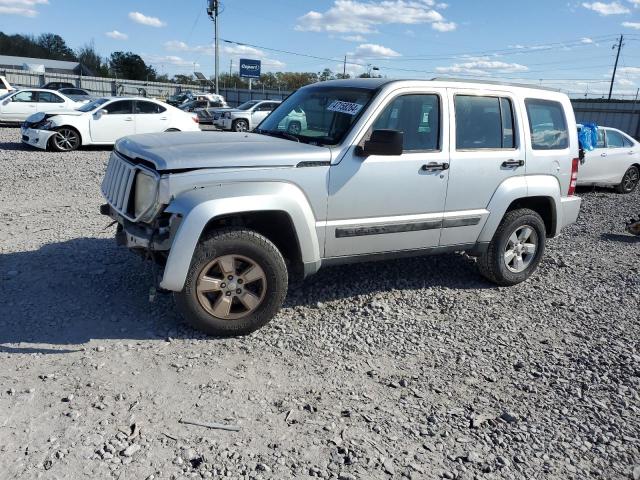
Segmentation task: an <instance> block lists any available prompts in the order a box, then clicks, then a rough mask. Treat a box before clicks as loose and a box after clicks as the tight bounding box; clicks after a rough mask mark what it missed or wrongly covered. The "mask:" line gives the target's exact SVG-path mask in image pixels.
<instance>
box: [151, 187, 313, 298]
mask: <svg viewBox="0 0 640 480" xmlns="http://www.w3.org/2000/svg"><path fill="white" fill-rule="evenodd" d="M166 211H167V212H169V213H175V214H180V215H181V216H182V222H181V223H180V226H179V227H178V230H177V232H176V234H175V237H174V239H173V242H172V245H171V250H170V252H169V258H168V259H167V264H166V266H165V270H164V275H163V278H162V282H160V286H161V287H162V288H164V289H166V290H172V291H175V292H179V291H181V290H182V289H183V287H184V283H185V280H186V277H187V273H188V271H189V266H190V265H191V258H192V257H193V252H194V250H195V248H196V245H197V244H198V241H199V240H200V236H201V235H202V232H203V230H204V228H205V227H206V225H207V224H208V223H209V221H211V220H212V219H215V218H216V217H220V216H223V215H230V214H235V213H246V212H259V211H281V212H285V213H287V214H288V215H289V217H290V218H291V221H292V223H293V226H294V228H295V232H296V235H297V240H298V245H299V246H300V253H301V256H302V261H303V263H304V264H305V265H308V266H310V268H309V267H307V268H308V269H309V270H314V269H315V270H317V269H318V268H319V266H320V246H319V242H318V237H317V235H316V232H315V223H316V219H315V217H314V215H313V211H312V210H311V206H310V205H309V202H308V201H307V198H306V197H305V195H304V194H303V193H302V191H301V190H300V189H299V188H298V187H296V186H295V185H292V184H290V183H284V182H246V183H243V182H237V183H227V184H219V185H213V186H208V187H204V188H198V189H195V190H192V191H189V192H187V193H184V194H181V195H180V196H179V197H177V198H176V199H175V200H173V201H172V202H171V203H170V204H169V206H168V207H167V209H166Z"/></svg>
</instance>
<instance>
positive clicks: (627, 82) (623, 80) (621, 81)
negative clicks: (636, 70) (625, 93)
mask: <svg viewBox="0 0 640 480" xmlns="http://www.w3.org/2000/svg"><path fill="white" fill-rule="evenodd" d="M616 83H617V84H618V85H622V86H625V87H630V86H631V85H635V82H632V81H631V80H627V79H626V78H619V79H618V80H616Z"/></svg>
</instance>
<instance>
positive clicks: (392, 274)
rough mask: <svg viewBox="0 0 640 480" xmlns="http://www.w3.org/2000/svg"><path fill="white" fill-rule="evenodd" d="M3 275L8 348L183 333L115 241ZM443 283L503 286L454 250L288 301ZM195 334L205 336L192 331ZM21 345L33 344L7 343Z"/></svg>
mask: <svg viewBox="0 0 640 480" xmlns="http://www.w3.org/2000/svg"><path fill="white" fill-rule="evenodd" d="M0 272H1V273H0V280H1V284H0V298H2V302H0V351H4V352H8V353H36V352H38V353H43V354H53V353H68V352H71V351H74V350H73V349H70V350H61V349H59V350H56V349H52V348H47V347H44V348H38V344H46V345H52V344H55V345H69V344H71V345H79V344H83V343H86V342H88V341H90V340H92V339H125V340H127V339H130V340H142V339H164V338H166V337H167V336H177V335H178V329H179V327H180V323H181V322H182V320H181V319H180V317H179V315H178V313H177V312H176V310H175V307H174V305H173V301H172V298H171V296H170V295H158V297H157V298H156V301H155V302H154V303H150V302H149V301H148V296H149V287H150V286H151V282H152V273H151V265H150V263H149V262H145V261H144V260H142V259H141V258H138V257H137V256H136V255H133V254H132V253H130V252H128V251H127V250H126V249H125V248H122V247H118V246H117V245H116V244H115V241H113V240H111V239H97V238H80V239H74V240H71V241H67V242H61V243H52V244H48V245H45V246H43V247H42V248H40V249H39V250H36V251H30V252H17V253H9V254H5V255H2V256H0ZM435 286H437V287H438V288H452V289H485V288H495V287H494V286H493V285H491V284H489V283H487V282H485V281H484V280H483V279H482V278H481V277H480V276H479V275H478V273H477V271H476V269H475V265H474V264H473V261H471V260H470V259H468V258H466V257H464V256H462V255H454V254H452V255H441V256H433V257H420V258H414V259H404V260H394V261H385V262H375V263H366V264H358V265H349V266H341V267H333V268H328V269H326V270H322V271H321V272H320V273H318V274H317V275H316V276H314V277H311V278H309V279H308V280H307V281H305V282H304V283H302V284H301V285H299V286H296V287H292V288H291V290H290V293H289V297H288V299H287V302H286V306H288V307H291V306H305V305H309V306H311V305H315V304H316V303H317V302H328V301H333V300H340V299H343V298H348V297H353V296H359V295H369V294H375V293H378V292H386V291H389V290H394V289H396V290H400V289H402V290H419V289H424V288H428V287H435ZM180 330H182V329H180ZM187 336H193V337H194V338H197V337H200V334H199V333H198V332H195V331H193V330H190V329H188V330H187ZM20 343H25V344H27V345H11V346H9V345H6V344H20ZM3 344H4V345H3Z"/></svg>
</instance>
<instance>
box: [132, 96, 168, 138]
mask: <svg viewBox="0 0 640 480" xmlns="http://www.w3.org/2000/svg"><path fill="white" fill-rule="evenodd" d="M134 116H135V122H136V133H156V132H164V131H165V130H167V129H168V128H169V116H168V115H167V109H166V108H165V107H163V106H162V105H158V104H157V103H153V102H148V101H146V100H136V105H135V115H134Z"/></svg>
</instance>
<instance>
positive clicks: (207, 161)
mask: <svg viewBox="0 0 640 480" xmlns="http://www.w3.org/2000/svg"><path fill="white" fill-rule="evenodd" d="M115 149H116V151H118V152H119V153H121V154H123V155H124V156H126V157H129V158H131V159H133V160H135V159H140V160H146V161H148V162H151V163H153V164H154V166H155V167H156V169H157V170H158V171H165V170H191V169H198V168H249V167H293V166H295V165H297V164H299V163H300V162H326V163H329V162H330V161H331V149H330V148H328V147H319V146H314V145H309V144H306V143H302V142H300V143H298V142H295V141H292V140H287V139H283V138H277V137H270V136H267V135H259V134H257V133H236V132H167V133H147V134H143V135H132V136H130V137H124V138H121V139H120V140H118V141H117V142H116V145H115Z"/></svg>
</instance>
